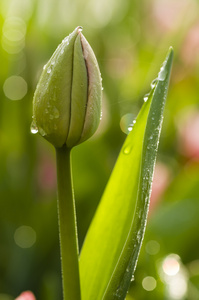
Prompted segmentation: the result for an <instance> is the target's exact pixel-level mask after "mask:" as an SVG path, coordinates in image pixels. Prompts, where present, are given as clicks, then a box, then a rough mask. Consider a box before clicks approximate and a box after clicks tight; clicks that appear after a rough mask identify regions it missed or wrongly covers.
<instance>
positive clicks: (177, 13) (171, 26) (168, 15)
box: [153, 0, 195, 32]
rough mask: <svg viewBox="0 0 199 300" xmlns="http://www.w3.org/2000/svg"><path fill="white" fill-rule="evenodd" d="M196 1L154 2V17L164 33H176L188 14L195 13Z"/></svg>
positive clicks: (172, 0)
mask: <svg viewBox="0 0 199 300" xmlns="http://www.w3.org/2000/svg"><path fill="white" fill-rule="evenodd" d="M194 4H195V3H194V1H187V0H180V1H179V0H155V1H154V2H153V17H154V18H155V20H156V22H157V23H158V26H159V29H160V30H161V31H163V32H167V31H175V30H176V29H177V28H179V26H182V22H184V18H185V17H186V20H187V12H188V11H189V13H190V14H191V15H192V13H194V7H195V5H194Z"/></svg>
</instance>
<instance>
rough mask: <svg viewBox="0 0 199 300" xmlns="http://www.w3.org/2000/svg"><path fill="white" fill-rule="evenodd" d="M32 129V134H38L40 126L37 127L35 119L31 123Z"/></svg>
mask: <svg viewBox="0 0 199 300" xmlns="http://www.w3.org/2000/svg"><path fill="white" fill-rule="evenodd" d="M30 131H31V133H32V134H36V133H37V132H38V128H37V126H36V124H35V123H34V121H33V122H32V124H31V127H30Z"/></svg>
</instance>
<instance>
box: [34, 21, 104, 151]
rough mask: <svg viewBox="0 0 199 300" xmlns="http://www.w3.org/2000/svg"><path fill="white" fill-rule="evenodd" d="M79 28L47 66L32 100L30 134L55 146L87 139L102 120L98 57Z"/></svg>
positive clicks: (77, 142)
mask: <svg viewBox="0 0 199 300" xmlns="http://www.w3.org/2000/svg"><path fill="white" fill-rule="evenodd" d="M81 31H82V28H81V27H77V28H76V29H75V30H74V31H73V32H72V33H71V34H70V35H69V36H68V37H66V38H65V39H64V40H63V41H62V43H61V44H60V45H59V46H58V47H57V49H56V50H55V52H54V54H53V55H52V57H51V58H50V60H49V61H48V63H47V64H46V65H45V66H44V69H43V72H42V74H41V77H40V80H39V83H38V85H37V88H36V91H35V94H34V100H33V123H32V129H31V131H32V132H33V133H36V132H39V133H40V134H41V135H42V136H43V137H44V138H46V139H47V140H48V141H49V142H50V143H52V144H53V145H54V146H55V147H62V146H63V145H64V144H65V145H66V146H67V147H68V148H72V147H73V146H75V145H77V144H79V143H81V142H83V141H85V140H87V139H88V138H89V137H91V136H92V135H93V134H94V132H95V131H96V129H97V127H98V125H99V121H100V118H101V98H102V82H101V81H102V80H101V75H100V71H99V67H98V63H97V60H96V57H95V54H94V52H93V50H92V48H91V47H90V45H89V44H88V42H87V40H86V39H85V37H84V36H83V34H82V32H81Z"/></svg>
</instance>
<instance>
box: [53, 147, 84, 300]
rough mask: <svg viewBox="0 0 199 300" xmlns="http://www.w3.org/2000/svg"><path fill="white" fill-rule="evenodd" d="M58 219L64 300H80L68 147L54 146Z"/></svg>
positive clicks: (74, 215) (74, 214)
mask: <svg viewBox="0 0 199 300" xmlns="http://www.w3.org/2000/svg"><path fill="white" fill-rule="evenodd" d="M56 160H57V188H58V219H59V234H60V251H61V268H62V284H63V298H64V300H80V299H81V293H80V279H79V262H78V256H79V254H78V241H77V228H76V213H75V203H74V196H73V187H72V178H71V177H72V176H71V165H70V149H68V148H67V147H66V146H63V147H62V148H56Z"/></svg>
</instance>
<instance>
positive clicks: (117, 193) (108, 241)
mask: <svg viewBox="0 0 199 300" xmlns="http://www.w3.org/2000/svg"><path fill="white" fill-rule="evenodd" d="M172 59H173V50H172V49H171V48H170V50H169V53H168V55H167V57H166V60H165V62H164V64H163V66H162V68H161V70H160V73H159V75H158V78H157V80H156V82H155V83H154V85H153V87H152V90H151V92H150V94H149V97H148V100H147V102H145V103H144V105H143V107H142V109H141V111H140V113H139V115H138V117H137V121H136V124H135V125H134V127H133V130H132V131H131V132H130V134H129V135H128V136H127V138H126V141H125V143H124V145H123V147H122V150H121V152H120V154H119V157H118V160H117V162H116V165H115V167H114V170H113V172H112V174H111V177H110V179H109V182H108V184H107V187H106V189H105V192H104V194H103V196H102V199H101V202H100V204H99V207H98V209H97V212H96V214H95V216H94V218H93V221H92V223H91V226H90V228H89V231H88V233H87V236H86V239H85V242H84V245H83V248H82V251H81V256H80V278H81V289H82V299H83V300H93V299H95V300H102V299H103V300H113V299H115V300H116V299H120V300H121V299H124V298H125V296H126V293H127V291H128V288H129V285H130V281H131V278H132V275H133V273H134V271H135V268H136V263H137V259H138V255H139V251H140V247H141V244H142V240H143V237H144V232H145V227H146V219H147V214H148V206H149V199H150V193H151V185H152V179H153V171H154V165H155V160H156V155H157V148H158V143H159V136H160V131H161V127H162V120H163V110H164V105H165V100H166V95H167V90H168V85H169V77H170V71H171V65H172Z"/></svg>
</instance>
